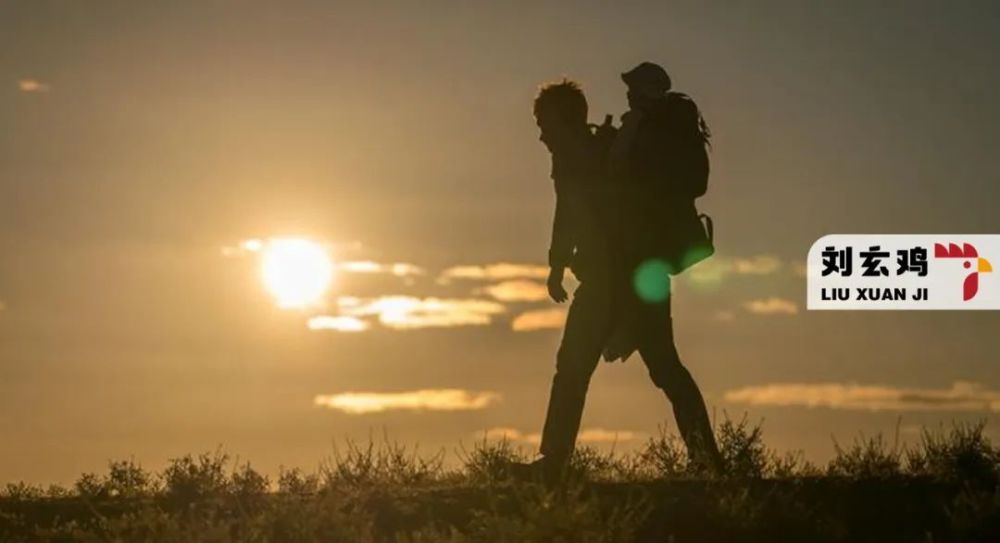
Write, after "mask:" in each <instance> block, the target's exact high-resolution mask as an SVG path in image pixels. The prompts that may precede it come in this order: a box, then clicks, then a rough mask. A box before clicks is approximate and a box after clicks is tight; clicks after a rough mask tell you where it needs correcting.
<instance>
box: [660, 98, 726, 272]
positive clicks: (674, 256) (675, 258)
mask: <svg viewBox="0 0 1000 543" xmlns="http://www.w3.org/2000/svg"><path fill="white" fill-rule="evenodd" d="M662 121H663V123H662V124H663V126H662V128H661V129H660V131H661V133H660V134H659V136H660V142H661V144H662V145H663V147H662V148H660V149H659V152H661V153H664V155H665V156H666V157H667V159H668V160H667V161H666V164H665V167H664V171H663V173H664V175H665V177H666V179H663V182H664V183H667V185H666V186H665V187H664V188H665V191H666V192H667V194H669V195H670V198H669V200H670V201H671V202H672V203H671V204H670V205H669V208H668V209H665V210H662V212H663V213H664V214H665V217H664V218H665V219H666V221H665V222H666V224H665V225H663V226H664V230H665V231H663V232H661V234H660V236H662V237H661V241H660V251H659V252H660V255H661V256H662V257H663V258H664V260H665V261H666V263H667V266H668V268H669V270H670V273H671V274H673V275H677V274H679V273H681V272H683V271H685V270H687V269H688V268H690V267H691V266H693V265H695V264H697V263H698V262H701V261H702V260H705V259H706V258H708V257H710V256H712V255H713V254H714V253H715V244H714V238H715V227H714V224H713V223H712V218H711V217H709V216H708V215H707V214H704V213H699V212H698V209H697V206H696V205H695V200H696V199H697V198H699V197H701V196H704V195H705V193H706V192H707V191H708V174H709V160H708V149H709V139H710V137H711V132H710V131H709V129H708V125H707V124H706V123H705V119H704V118H703V117H702V115H701V112H700V111H699V110H698V106H697V105H696V104H695V103H694V100H692V99H691V98H690V97H689V96H688V95H686V94H683V93H679V92H670V93H668V94H667V98H666V107H665V114H664V117H663V119H662Z"/></svg>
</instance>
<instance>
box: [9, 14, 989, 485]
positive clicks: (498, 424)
mask: <svg viewBox="0 0 1000 543" xmlns="http://www.w3.org/2000/svg"><path fill="white" fill-rule="evenodd" d="M998 20H1000V13H998V10H997V7H996V6H995V5H992V4H990V3H981V4H976V3H967V4H963V6H960V7H955V6H944V5H941V4H936V3H931V4H930V5H927V6H924V5H921V4H920V3H916V2H907V3H899V4H896V5H890V4H884V5H880V6H870V5H868V4H867V3H860V2H842V3H836V4H826V5H821V4H814V5H812V6H811V7H809V6H807V4H804V3H800V2H783V3H776V2H766V3H754V5H753V6H750V5H747V6H735V7H734V6H723V5H716V6H704V5H702V4H700V3H699V4H690V5H675V6H672V7H664V6H661V5H660V3H648V4H647V3H641V2H635V3H628V4H627V5H618V4H615V5H612V4H608V3H596V2H594V3H591V2H574V3H571V4H570V3H566V4H564V5H562V4H558V3H550V4H546V5H545V6H536V5H534V4H525V5H518V4H517V3H510V4H506V5H504V6H500V5H496V4H486V3H437V2H433V3H420V4H419V5H418V4H415V3H396V4H393V3H366V4H365V5H360V4H359V5H355V6H337V5H335V4H333V3H329V2H318V1H317V2H302V1H295V2H281V3H277V2H273V3H268V2H256V1H249V2H248V1H240V2H236V1H211V2H180V1H178V2H170V3H166V4H162V5H158V6H157V5H152V4H145V5H138V4H136V3H131V2H107V3H96V4H94V3H80V2H70V1H65V2H51V1H41V0H19V1H6V2H0V119H2V120H3V126H4V130H3V132H2V133H0V435H3V436H4V441H3V442H2V443H0V481H9V480H16V479H17V480H19V479H25V480H29V481H35V482H47V481H61V482H71V481H72V480H73V478H74V477H75V476H76V475H77V474H78V473H80V472H81V471H84V470H97V469H101V468H102V466H103V465H104V463H105V462H106V461H107V460H108V459H109V458H123V457H128V456H130V455H134V456H135V457H136V458H137V459H138V460H140V461H142V462H144V463H145V464H146V465H148V466H152V467H155V466H158V465H161V464H162V463H163V462H164V461H165V460H166V459H167V458H169V457H172V456H177V455H180V454H183V453H187V452H197V451H202V450H209V449H214V448H215V447H216V446H217V445H219V444H222V445H224V446H225V447H226V448H227V449H228V450H230V451H231V452H233V453H236V454H240V455H241V456H242V457H245V458H248V459H250V460H251V461H253V462H255V463H256V464H258V465H259V466H260V467H261V469H264V470H265V471H273V470H275V469H276V468H277V466H278V465H279V464H284V465H298V466H303V467H306V468H308V467H311V466H314V465H315V464H316V462H318V461H319V460H320V459H321V458H323V457H324V456H325V455H328V454H329V453H330V451H331V448H330V443H331V440H333V439H336V438H343V437H347V436H352V437H355V438H358V437H360V438H365V437H367V436H368V435H369V433H370V432H374V433H375V434H376V435H381V433H382V431H383V430H385V431H386V432H388V433H389V434H390V435H391V436H393V437H395V438H397V439H399V440H401V441H404V442H419V443H420V444H421V448H422V449H425V450H429V451H433V450H436V449H437V448H439V447H447V448H448V450H449V451H450V450H453V449H454V448H455V447H457V446H458V444H459V442H465V443H467V444H468V443H470V442H471V441H472V440H474V439H476V435H477V433H478V434H479V435H481V433H482V432H483V431H485V430H488V429H493V428H503V429H507V432H508V434H509V435H511V436H516V437H517V439H519V440H520V442H522V443H524V444H525V446H527V447H532V446H533V442H534V440H535V436H534V434H536V433H537V432H538V431H539V429H540V425H541V421H542V416H543V414H544V413H543V410H544V406H545V402H546V399H547V393H548V387H549V379H550V378H551V372H552V369H553V363H554V353H555V348H556V346H557V344H558V340H559V328H558V325H559V317H560V315H559V308H558V307H557V306H555V305H554V304H552V303H550V302H547V301H545V300H544V299H543V298H541V296H540V295H539V293H538V292H539V285H538V281H539V280H540V273H544V268H542V271H541V272H539V271H538V270H539V266H542V265H543V264H544V261H545V254H546V249H547V243H548V229H549V226H550V221H551V213H552V205H553V197H552V196H553V195H552V187H551V181H550V180H549V179H548V172H549V164H548V157H547V156H546V153H545V151H544V148H543V147H542V146H541V144H540V143H539V142H538V140H537V133H536V128H535V126H534V121H533V119H532V117H531V109H530V106H531V100H532V97H533V95H534V93H535V91H536V89H537V85H538V84H539V83H541V82H544V81H547V80H551V79H554V78H557V77H560V76H562V75H567V76H570V77H573V78H576V79H578V80H580V81H581V82H582V84H583V86H584V89H585V91H586V92H587V93H588V97H589V99H590V104H591V113H592V118H593V119H594V120H599V119H600V118H603V114H604V113H605V112H609V113H615V114H620V113H621V112H622V111H623V109H624V107H625V104H624V102H625V100H624V89H623V88H622V85H621V84H620V82H619V80H618V77H617V74H618V73H619V72H621V71H623V70H625V69H627V68H629V67H631V66H633V65H634V64H636V63H637V62H639V61H641V60H647V59H648V60H653V61H657V62H660V63H662V64H663V65H664V66H665V67H666V68H667V69H668V70H669V71H670V73H671V75H672V76H673V79H674V81H675V85H676V87H677V88H678V89H680V90H683V91H685V92H688V93H690V94H691V95H692V96H694V98H695V99H696V100H697V101H698V103H699V104H700V106H701V107H702V109H703V110H704V113H705V116H706V118H707V120H708V122H709V123H710V124H711V126H712V129H713V132H714V134H715V138H714V147H713V155H712V160H713V173H712V180H711V185H710V190H709V195H708V196H707V197H706V198H705V199H704V200H703V201H702V202H701V206H702V207H703V208H704V209H705V210H707V211H709V212H710V213H711V214H712V215H713V217H714V218H715V223H716V229H717V236H718V244H719V253H718V255H717V256H716V257H714V258H713V260H712V261H710V262H708V263H706V264H704V265H703V266H702V267H699V268H698V269H696V270H695V271H693V272H692V273H691V275H690V276H688V277H684V278H682V279H681V280H680V281H678V285H677V294H676V300H675V304H674V311H675V321H676V329H677V337H678V346H679V349H680V352H681V355H682V357H683V359H684V360H685V363H686V364H687V365H688V366H689V368H690V369H691V371H692V372H693V373H694V375H695V376H696V378H697V379H698V381H699V383H700V384H701V386H702V388H703V390H704V392H705V394H706V397H707V400H708V402H709V404H710V409H713V408H714V410H715V412H716V414H717V416H718V417H721V416H722V413H723V412H724V411H725V412H728V413H729V414H731V415H733V416H739V415H740V414H742V413H743V412H744V411H746V412H748V413H749V416H750V417H751V418H752V419H759V418H764V419H765V435H766V436H768V440H769V442H770V443H771V444H772V445H773V446H775V447H778V448H780V449H794V448H799V449H804V450H805V451H806V453H807V456H809V457H811V458H814V459H823V458H825V457H826V456H828V455H829V454H830V453H831V452H832V444H831V439H830V438H831V435H836V436H837V437H838V439H840V441H842V442H843V441H849V440H850V439H851V437H853V436H854V435H856V434H857V433H858V432H859V431H864V432H867V433H869V434H870V433H872V432H875V431H886V432H890V433H891V432H893V431H894V429H895V426H896V422H897V419H898V418H899V417H902V423H901V428H902V429H903V437H904V438H906V439H909V438H912V437H913V436H914V433H913V431H914V428H916V426H917V425H920V424H930V425H936V424H938V423H939V422H941V421H947V420H951V419H961V420H976V419H980V418H990V417H993V416H994V413H995V411H996V410H997V409H998V408H1000V407H998V406H1000V403H998V402H1000V400H998V396H1000V392H997V390H998V387H1000V379H998V375H1000V374H998V372H997V371H996V365H997V363H998V362H1000V360H998V359H997V354H996V353H997V352H998V346H997V345H996V341H995V340H994V339H992V338H993V337H994V336H995V330H996V328H997V325H998V324H1000V317H998V315H997V314H996V313H995V312H976V313H972V312H970V313H960V312H928V313H923V312H921V313H917V312H913V313H903V312H885V313H878V312H867V313H861V312H858V313H855V312H833V313H809V312H806V311H805V309H804V293H805V281H804V278H803V277H802V274H801V272H800V267H801V265H802V262H803V261H804V259H805V255H806V252H807V250H808V248H809V246H810V244H811V243H812V241H813V240H815V239H817V238H818V237H820V236H821V235H824V234H827V233H835V232H837V233H856V232H865V233H876V232H886V233H932V232H936V233H997V228H998V221H997V218H996V217H997V214H996V209H995V205H994V202H996V201H997V197H998V196H1000V194H998V190H997V179H998V170H997V162H996V160H995V158H994V156H993V155H994V149H993V148H994V146H995V142H996V141H998V140H1000V122H998V121H1000V106H998V105H997V104H996V101H995V91H996V88H997V87H998V86H1000V66H998V62H1000V61H998V60H997V57H996V55H995V54H994V52H995V51H996V50H998V47H1000V43H998V40H1000V38H998V36H1000V31H998V30H1000V29H998V23H997V21H998ZM289 235H297V236H304V237H307V238H310V239H313V240H316V241H318V242H320V243H323V244H324V245H325V246H326V247H327V248H328V249H329V250H330V253H331V255H332V256H333V257H334V259H335V268H336V271H335V276H336V278H335V281H334V285H333V288H332V289H331V290H330V291H329V293H328V294H327V296H326V297H325V299H324V305H323V306H321V307H311V308H308V309H305V310H287V309H280V308H278V307H277V306H276V304H275V301H274V299H273V297H272V296H271V295H270V294H269V293H268V292H267V291H266V289H265V288H264V287H263V285H262V284H261V281H260V277H259V275H260V270H259V253H255V252H252V251H247V250H245V249H241V248H240V244H241V243H243V242H244V241H246V240H249V239H260V240H262V242H263V243H266V242H267V240H268V239H270V238H273V237H280V236H289ZM498 264H506V265H504V266H497V265H498ZM394 265H396V267H394ZM387 307H388V308H389V309H388V310H387V309H386V308H387ZM322 317H330V318H329V319H323V318H322ZM338 319H339V320H338ZM352 319H353V320H352ZM357 322H363V323H364V325H363V326H359V325H358V324H357ZM414 323H416V324H414ZM345 327H347V328H358V327H363V328H364V329H363V330H357V331H341V330H338V329H343V328H345ZM593 383H594V385H593V389H592V393H591V396H590V398H589V403H588V407H587V411H586V414H585V419H584V424H583V425H584V428H585V429H586V431H587V433H585V434H584V436H585V439H587V440H589V441H590V442H592V443H603V444H606V443H607V442H608V441H609V440H611V439H614V436H616V435H617V439H618V445H617V446H618V447H619V448H620V449H627V448H629V447H632V446H634V445H636V444H638V443H641V440H642V439H643V437H644V436H646V435H650V434H652V433H655V432H656V429H657V425H658V424H660V423H662V422H663V421H664V420H665V419H667V418H668V414H669V409H668V406H667V404H666V402H665V401H664V399H663V398H662V396H661V394H660V392H659V391H658V390H656V389H655V388H653V387H652V385H651V384H650V383H649V382H648V377H647V376H646V374H645V369H644V368H643V366H642V364H641V363H640V362H639V361H638V360H630V361H629V362H628V363H627V364H624V365H607V366H602V367H601V368H600V369H599V370H598V373H597V375H596V376H595V379H594V381H593ZM956 383H957V384H956ZM790 384H791V385H798V386H796V387H789V386H787V385H790ZM858 386H862V387H873V388H870V389H859V388H857V387H858ZM765 387H766V388H765ZM348 393H352V394H356V395H357V394H361V396H349V395H347V394H348ZM871 395H874V397H875V398H877V399H878V400H877V401H875V402H871V401H869V402H867V403H866V402H865V401H863V400H860V399H859V398H860V397H862V396H865V397H870V396H871ZM765 397H772V398H773V397H779V398H782V401H781V402H780V403H782V404H783V405H768V404H767V403H768V401H766V400H764V399H762V398H765ZM359 398H360V399H359ZM358 402H361V403H362V404H364V405H379V406H381V407H380V408H379V409H376V410H372V409H357V408H356V406H357V405H359V404H358ZM762 402H763V403H762ZM808 402H818V403H819V404H820V405H819V406H818V407H812V408H810V407H805V406H803V405H802V404H803V403H808ZM786 404H787V405H786ZM345 405H347V406H355V407H354V408H346V409H345V408H344V407H343V406H345ZM942 406H943V407H942ZM876 408H877V410H876ZM991 431H992V432H993V435H994V436H996V435H997V434H996V431H995V429H991Z"/></svg>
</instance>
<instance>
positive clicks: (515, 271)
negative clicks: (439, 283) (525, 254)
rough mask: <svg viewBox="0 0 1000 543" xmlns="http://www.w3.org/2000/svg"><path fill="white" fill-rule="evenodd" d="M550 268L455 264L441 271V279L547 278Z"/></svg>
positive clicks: (505, 264) (505, 263) (502, 263)
mask: <svg viewBox="0 0 1000 543" xmlns="http://www.w3.org/2000/svg"><path fill="white" fill-rule="evenodd" d="M548 276H549V268H548V267H547V266H541V265H538V264H511V263H509V262H500V263H497V264H488V265H484V266H480V265H472V266H453V267H451V268H447V269H446V270H444V271H443V272H441V276H440V277H439V279H440V280H444V281H448V280H451V279H478V280H493V281H502V280H505V279H545V278H546V277H548Z"/></svg>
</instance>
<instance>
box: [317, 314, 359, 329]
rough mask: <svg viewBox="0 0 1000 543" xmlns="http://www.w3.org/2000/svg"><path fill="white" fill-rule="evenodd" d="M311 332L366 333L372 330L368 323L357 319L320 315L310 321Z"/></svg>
mask: <svg viewBox="0 0 1000 543" xmlns="http://www.w3.org/2000/svg"><path fill="white" fill-rule="evenodd" d="M307 326H308V327H309V329H310V330H336V331H338V332H364V331H365V330H367V329H369V328H371V325H370V324H368V322H367V321H363V320H361V319H359V318H357V317H349V316H336V317H331V316H329V315H319V316H316V317H312V318H310V319H309V322H308V323H307Z"/></svg>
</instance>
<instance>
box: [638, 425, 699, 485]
mask: <svg viewBox="0 0 1000 543" xmlns="http://www.w3.org/2000/svg"><path fill="white" fill-rule="evenodd" d="M639 458H640V460H641V462H642V463H643V464H645V465H646V466H647V468H648V469H649V471H650V472H652V474H653V475H654V476H657V477H664V478H672V477H678V476H681V475H684V474H686V473H687V469H688V459H687V453H686V452H685V450H684V444H683V443H682V442H681V440H680V438H679V437H677V435H676V434H672V433H670V432H669V431H667V428H666V426H660V427H659V433H658V435H656V436H654V437H651V438H649V439H648V440H647V441H646V445H645V446H644V447H643V448H642V450H641V451H640V453H639Z"/></svg>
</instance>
